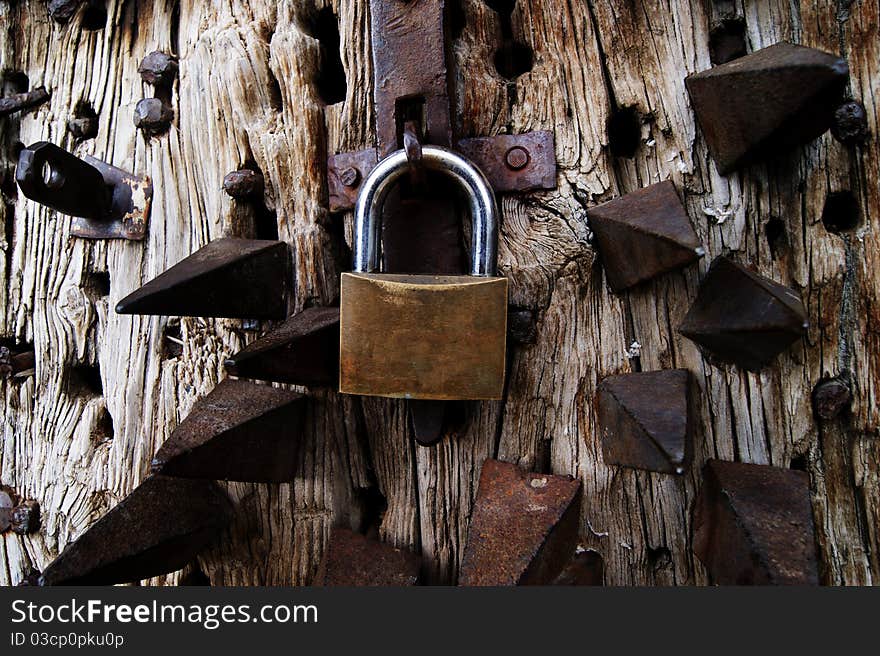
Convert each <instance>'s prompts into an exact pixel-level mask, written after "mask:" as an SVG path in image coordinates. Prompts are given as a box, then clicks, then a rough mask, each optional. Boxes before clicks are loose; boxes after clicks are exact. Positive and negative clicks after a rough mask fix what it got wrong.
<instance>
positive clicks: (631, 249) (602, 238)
mask: <svg viewBox="0 0 880 656" xmlns="http://www.w3.org/2000/svg"><path fill="white" fill-rule="evenodd" d="M587 216H588V217H589V219H590V230H592V232H593V235H594V236H595V238H596V245H597V247H598V248H599V254H600V255H601V257H602V265H603V266H604V268H605V276H606V277H607V278H608V284H609V285H610V286H611V289H612V290H614V292H615V293H620V292H622V291H624V290H626V289H629V288H630V287H633V286H635V285H638V284H639V283H642V282H645V281H646V280H650V279H651V278H655V277H656V276H659V275H660V274H663V273H666V272H668V271H673V270H675V269H680V268H681V267H684V266H687V265H688V264H690V263H691V262H694V261H696V260H698V259H699V258H701V257H702V256H703V254H704V252H705V251H704V250H703V247H702V246H701V245H700V241H699V239H698V238H697V234H696V233H695V232H694V229H693V227H692V226H691V222H690V220H689V219H688V216H687V212H685V209H684V206H683V205H682V204H681V200H679V198H678V193H677V192H676V191H675V185H673V184H672V182H670V181H666V182H660V183H658V184H655V185H651V186H650V187H645V188H644V189H639V190H638V191H634V192H633V193H631V194H627V195H625V196H622V197H620V198H618V199H616V200H612V201H610V202H608V203H604V204H602V205H599V206H597V207H593V208H591V209H589V210H587Z"/></svg>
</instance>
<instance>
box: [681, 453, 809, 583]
mask: <svg viewBox="0 0 880 656" xmlns="http://www.w3.org/2000/svg"><path fill="white" fill-rule="evenodd" d="M703 479H704V482H703V488H702V490H700V494H699V495H698V497H697V501H696V506H695V513H694V553H696V554H697V556H698V557H699V559H700V560H701V561H702V562H703V564H704V565H705V566H706V569H707V570H708V571H709V575H710V576H711V578H712V581H713V583H715V584H716V585H817V584H818V582H819V574H818V565H817V561H816V543H815V529H814V526H813V512H812V508H811V506H810V477H809V476H808V475H807V474H806V473H805V472H801V471H795V470H791V469H781V468H779V467H769V466H766V465H748V464H745V463H739V462H722V461H720V460H710V461H709V462H707V463H706V466H705V468H704V469H703Z"/></svg>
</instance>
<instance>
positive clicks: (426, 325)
mask: <svg viewBox="0 0 880 656" xmlns="http://www.w3.org/2000/svg"><path fill="white" fill-rule="evenodd" d="M421 165H422V166H424V167H425V168H428V169H432V170H435V171H439V172H441V173H444V174H446V175H448V176H449V177H451V178H452V179H453V180H455V181H457V182H458V183H460V185H461V187H462V188H463V189H464V191H465V194H466V197H467V200H468V204H469V206H470V210H471V215H472V217H473V224H472V230H471V257H470V260H471V272H470V275H459V276H450V275H438V276H434V275H424V274H421V275H406V274H399V273H395V274H392V273H379V268H380V253H379V247H380V243H381V229H382V224H381V213H382V205H383V203H384V201H385V198H386V196H387V195H388V192H389V191H390V190H391V189H392V187H393V186H394V183H395V182H396V181H397V180H398V179H399V178H400V176H401V175H403V174H405V173H406V172H407V171H408V170H409V164H408V162H407V157H406V153H405V151H403V150H399V151H397V152H395V153H392V154H391V155H389V156H388V157H387V158H385V159H384V160H382V161H381V162H380V163H379V165H378V166H377V167H376V168H375V169H373V171H372V172H371V173H370V175H369V176H368V177H367V178H366V180H364V183H363V185H362V187H361V191H360V193H359V195H358V198H357V202H356V204H355V215H354V244H353V251H354V252H353V255H354V257H353V259H354V264H353V269H354V270H353V271H352V272H351V273H343V274H342V285H341V291H340V295H341V296H340V317H339V321H340V325H339V329H340V339H339V343H340V361H339V390H340V391H341V392H343V393H345V394H361V395H365V396H386V397H394V398H407V399H437V400H453V399H473V400H479V399H500V398H501V396H502V392H503V389H504V368H505V350H506V347H507V344H506V338H507V278H504V277H499V276H496V275H495V272H496V257H497V246H498V220H497V217H498V208H497V206H496V204H495V194H494V192H493V191H492V188H491V186H490V185H489V183H488V182H487V181H486V177H485V176H484V175H483V174H482V172H480V170H479V169H477V167H475V166H474V165H473V164H471V163H470V162H469V161H467V160H466V159H465V158H463V157H461V156H460V155H457V154H456V153H454V152H452V151H450V150H447V149H445V148H440V147H437V146H423V147H422V159H421Z"/></svg>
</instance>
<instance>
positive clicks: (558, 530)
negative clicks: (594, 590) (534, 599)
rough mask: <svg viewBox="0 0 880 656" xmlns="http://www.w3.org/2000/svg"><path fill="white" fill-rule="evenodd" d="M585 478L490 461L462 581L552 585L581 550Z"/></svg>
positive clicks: (482, 480)
mask: <svg viewBox="0 0 880 656" xmlns="http://www.w3.org/2000/svg"><path fill="white" fill-rule="evenodd" d="M580 498H581V483H580V481H579V480H577V479H573V478H571V477H570V476H553V475H550V474H529V473H526V472H524V471H522V470H521V469H519V468H518V467H517V466H516V465H512V464H510V463H506V462H500V461H498V460H486V461H485V462H484V463H483V471H482V473H481V474H480V485H479V488H478V489H477V498H476V501H475V502H474V509H473V512H472V513H471V521H470V527H469V528H468V539H467V545H466V546H465V550H464V557H463V559H462V563H461V571H460V573H459V577H458V584H459V585H465V586H497V585H548V584H550V583H553V581H554V580H555V579H556V578H557V577H558V576H559V575H560V573H561V572H562V571H563V569H564V568H565V567H566V565H567V564H568V563H569V561H570V560H571V557H572V555H573V554H574V553H575V550H576V548H577V541H578V524H579V523H580Z"/></svg>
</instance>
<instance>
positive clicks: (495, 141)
mask: <svg viewBox="0 0 880 656" xmlns="http://www.w3.org/2000/svg"><path fill="white" fill-rule="evenodd" d="M458 150H459V151H460V152H461V153H462V154H463V155H464V156H465V157H467V158H468V159H469V160H471V161H472V162H473V163H474V164H476V165H477V167H478V168H479V169H480V170H481V171H482V172H483V173H485V174H486V177H487V178H488V180H489V183H490V184H491V185H492V188H493V189H494V190H495V191H496V192H498V193H525V192H529V191H539V190H545V189H555V188H556V153H555V147H554V140H553V133H552V132H549V131H546V130H541V131H537V132H526V133H525V134H514V135H511V134H502V135H498V136H495V137H474V138H471V139H462V140H461V141H459V142H458ZM377 162H378V151H377V150H376V149H374V148H370V149H367V150H360V151H357V152H353V153H340V154H338V155H331V156H330V157H329V158H328V160H327V185H328V191H329V194H330V211H331V212H342V211H345V210H350V209H352V208H353V207H354V202H355V200H356V199H357V195H358V192H359V191H360V187H361V183H362V182H363V180H364V178H366V176H368V175H369V174H370V171H372V170H373V169H374V168H375V166H376V163H377Z"/></svg>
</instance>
